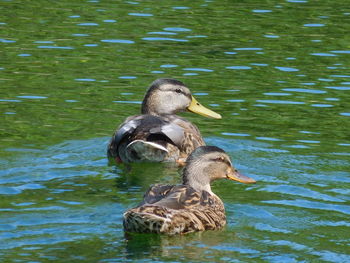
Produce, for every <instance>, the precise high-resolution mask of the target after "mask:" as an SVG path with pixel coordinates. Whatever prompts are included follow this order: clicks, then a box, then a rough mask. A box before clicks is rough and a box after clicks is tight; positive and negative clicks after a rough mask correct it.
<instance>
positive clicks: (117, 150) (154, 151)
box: [107, 78, 221, 165]
mask: <svg viewBox="0 0 350 263" xmlns="http://www.w3.org/2000/svg"><path fill="white" fill-rule="evenodd" d="M183 111H189V112H193V113H197V114H199V115H202V116H205V117H209V118H214V119H221V115H220V114H218V113H216V112H214V111H212V110H210V109H208V108H206V107H204V106H203V105H201V104H200V103H199V102H198V101H197V100H196V99H195V98H194V97H193V96H192V94H191V91H190V90H189V88H188V87H187V86H186V85H185V84H184V83H182V82H181V81H179V80H175V79H167V78H163V79H157V80H155V81H154V82H153V83H152V84H151V85H150V87H149V88H148V90H147V92H146V94H145V96H144V99H143V101H142V106H141V115H135V116H130V117H128V118H127V119H126V120H125V121H124V122H123V123H122V124H121V125H120V126H119V127H118V129H117V130H116V132H115V133H114V134H113V136H112V138H111V140H110V142H109V144H108V149H107V156H108V159H109V160H112V162H113V160H114V161H115V162H116V163H132V162H145V161H146V162H176V163H178V164H180V165H181V164H184V161H185V160H186V158H187V156H188V155H189V154H190V153H191V152H192V151H193V150H194V149H195V148H197V147H199V146H203V145H205V142H204V140H203V138H202V136H201V133H200V131H199V129H198V128H197V126H196V125H194V124H193V123H191V122H190V121H188V120H186V119H184V118H182V117H180V116H178V115H176V114H177V113H179V112H183Z"/></svg>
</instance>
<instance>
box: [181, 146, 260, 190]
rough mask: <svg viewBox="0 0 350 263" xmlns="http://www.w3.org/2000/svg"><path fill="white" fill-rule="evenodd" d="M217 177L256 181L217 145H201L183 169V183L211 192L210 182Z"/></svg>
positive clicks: (239, 180)
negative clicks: (244, 173) (233, 162)
mask: <svg viewBox="0 0 350 263" xmlns="http://www.w3.org/2000/svg"><path fill="white" fill-rule="evenodd" d="M217 179H229V180H234V181H238V182H241V183H247V184H250V183H255V182H256V181H255V180H254V179H252V178H250V177H248V176H244V175H242V174H241V173H239V172H238V171H237V169H236V168H235V167H234V166H233V165H232V162H231V160H230V157H229V156H228V155H227V154H226V153H225V151H224V150H222V149H220V148H218V147H216V146H200V147H198V148H197V149H195V150H194V151H193V152H192V153H191V154H190V155H189V156H188V158H187V160H186V165H185V168H184V171H183V176H182V180H183V184H186V185H189V186H191V187H192V188H194V189H196V190H198V191H201V190H206V191H207V192H209V193H212V192H211V188H210V183H211V182H213V181H214V180H217Z"/></svg>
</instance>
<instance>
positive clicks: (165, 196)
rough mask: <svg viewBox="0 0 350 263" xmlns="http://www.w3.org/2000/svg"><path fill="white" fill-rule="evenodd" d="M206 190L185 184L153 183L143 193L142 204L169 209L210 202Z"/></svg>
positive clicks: (210, 199) (209, 196)
mask: <svg viewBox="0 0 350 263" xmlns="http://www.w3.org/2000/svg"><path fill="white" fill-rule="evenodd" d="M212 199H213V198H212V196H211V195H210V194H209V193H208V192H207V191H202V192H198V191H196V190H194V189H193V188H192V187H190V186H187V185H175V186H174V185H154V186H152V187H151V188H150V189H149V190H148V191H147V192H146V194H145V196H144V200H143V202H142V203H141V204H140V206H143V205H153V206H161V207H166V208H170V209H175V210H179V209H185V208H186V209H189V208H193V207H196V206H199V205H201V206H206V205H208V204H212V203H213V200H212Z"/></svg>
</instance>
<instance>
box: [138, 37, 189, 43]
mask: <svg viewBox="0 0 350 263" xmlns="http://www.w3.org/2000/svg"><path fill="white" fill-rule="evenodd" d="M142 39H143V40H146V41H174V42H187V41H188V40H187V39H179V38H168V37H144V38H142Z"/></svg>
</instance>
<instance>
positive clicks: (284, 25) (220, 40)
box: [0, 0, 350, 262]
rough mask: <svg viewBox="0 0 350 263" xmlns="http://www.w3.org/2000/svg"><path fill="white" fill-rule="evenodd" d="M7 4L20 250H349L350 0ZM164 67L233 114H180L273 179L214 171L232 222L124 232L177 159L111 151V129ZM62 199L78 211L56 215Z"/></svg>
mask: <svg viewBox="0 0 350 263" xmlns="http://www.w3.org/2000/svg"><path fill="white" fill-rule="evenodd" d="M0 5H1V7H2V9H0V14H1V16H0V17H1V18H0V28H1V36H0V56H1V60H0V85H1V91H0V116H1V117H0V118H1V119H0V122H1V125H0V142H1V147H0V156H1V157H2V158H1V159H2V160H1V161H0V165H1V166H2V167H4V173H2V174H1V180H2V182H1V187H2V188H1V191H2V192H1V193H2V194H3V196H5V198H1V201H0V202H1V208H2V209H5V210H4V211H2V212H6V213H8V214H6V215H8V216H7V217H6V216H5V217H4V218H3V220H4V221H3V224H2V228H4V229H5V230H6V229H7V230H9V231H7V230H6V231H5V232H6V234H5V237H6V238H7V239H6V240H9V244H17V245H14V247H13V248H9V250H8V251H7V252H6V253H7V255H8V256H7V259H9V260H11V259H14V258H17V257H19V258H21V260H22V261H28V260H34V259H35V260H38V257H37V255H39V254H41V255H43V254H44V256H42V258H41V259H40V260H42V261H43V262H44V261H45V260H46V261H48V260H53V261H57V260H58V259H60V258H63V257H64V258H66V259H70V260H84V259H89V260H92V261H94V260H95V261H97V260H101V262H103V261H102V260H103V259H104V260H105V261H106V262H113V261H118V260H130V261H132V260H141V259H143V260H144V261H147V260H148V261H162V260H164V261H196V260H197V261H203V260H204V261H219V260H222V261H225V260H226V261H229V260H231V261H235V260H237V261H243V262H244V261H247V260H254V261H256V262H259V261H261V262H266V261H269V262H286V261H289V262H292V261H303V260H309V261H312V260H324V261H335V262H341V261H343V262H346V261H348V259H349V258H348V257H347V253H348V252H347V250H346V246H347V244H348V242H349V237H348V235H347V234H346V233H347V232H348V231H346V230H347V228H348V227H349V222H348V219H347V217H348V210H347V209H348V208H347V204H346V203H345V204H344V202H340V201H339V200H342V201H345V202H348V201H349V198H348V194H349V191H348V190H347V189H348V186H349V185H348V184H349V179H348V178H349V174H348V171H349V161H348V158H349V143H350V142H349V139H350V138H349V132H348V130H349V127H350V123H349V120H350V119H349V113H350V109H349V99H350V97H349V90H348V86H349V77H350V75H349V71H348V69H349V66H350V65H349V53H348V51H349V49H350V46H349V41H350V36H349V34H348V32H349V23H348V22H349V18H350V15H349V13H348V12H347V10H348V2H347V1H345V0H343V1H329V0H327V1H322V2H317V3H315V2H314V1H282V2H281V1H264V2H261V1H241V2H239V3H237V2H236V1H228V0H226V1H220V2H219V1H191V2H188V1H186V2H174V1H161V2H160V1H157V2H156V3H155V2H154V1H142V2H141V1H140V2H137V1H134V2H133V1H111V2H104V1H86V2H81V1H69V2H68V1H59V2H57V1H56V2H50V3H48V2H46V1H34V2H33V1H27V2H20V1H1V2H0ZM142 14H143V15H142ZM151 15H152V16H151ZM107 21H109V22H107ZM320 24H322V25H324V26H315V25H320ZM159 77H172V78H177V79H179V80H181V81H183V82H185V83H186V84H187V85H188V86H189V87H190V88H191V90H192V91H193V93H198V94H199V95H198V96H197V98H198V100H199V101H200V102H201V103H202V104H204V105H207V106H209V107H212V108H213V109H214V110H215V111H217V112H219V113H220V114H221V115H222V116H223V119H222V120H221V121H217V120H210V119H204V118H202V117H200V116H195V115H193V114H190V113H184V114H182V116H184V117H186V118H188V119H189V120H191V121H193V122H195V123H196V124H197V125H198V127H199V128H200V130H201V131H202V134H203V135H204V136H205V137H206V138H207V141H208V143H210V144H215V145H218V146H220V147H223V148H225V150H227V151H229V152H230V154H231V155H232V156H233V158H234V160H235V163H237V164H238V165H239V168H241V170H243V171H244V172H245V173H248V174H249V175H251V176H252V177H254V178H256V179H258V180H259V181H260V184H259V185H257V186H256V188H254V187H253V188H246V187H243V186H241V185H235V184H234V185H233V184H227V183H223V182H219V183H218V184H215V185H214V189H215V191H216V192H217V193H218V194H219V195H220V196H221V197H222V198H223V200H224V201H225V204H226V207H227V213H228V222H229V225H228V227H227V228H226V229H225V230H223V231H219V232H214V233H213V232H209V233H202V234H198V235H197V234H195V235H190V236H189V237H176V238H174V239H169V238H167V237H153V236H152V237H144V236H141V237H135V238H134V239H125V238H124V235H123V233H122V228H121V213H122V212H123V211H124V210H125V209H126V208H128V207H131V206H133V205H135V204H137V202H139V201H140V200H141V197H142V193H143V192H144V190H145V189H146V188H147V187H148V185H149V184H152V183H157V182H164V183H175V182H177V179H178V175H177V174H178V171H177V169H176V168H173V167H166V166H165V167H164V166H156V167H153V166H150V167H148V166H147V165H145V166H142V165H141V166H138V165H136V166H134V167H133V169H131V170H128V168H126V167H122V168H112V167H108V166H107V162H106V160H105V152H104V151H105V147H106V142H107V140H108V139H107V138H108V137H109V136H110V135H111V134H112V133H113V131H114V129H115V128H116V127H117V125H118V124H119V123H120V122H121V121H122V120H124V118H125V117H127V116H129V115H133V114H136V113H138V112H139V110H140V105H139V104H137V103H138V102H140V101H141V100H142V98H143V94H144V92H145V89H146V87H147V86H148V85H149V84H150V83H151V82H152V81H153V80H154V79H156V78H159ZM334 87H335V88H334ZM339 87H340V88H339ZM128 102H130V103H128ZM135 102H136V103H135ZM330 106H332V107H330ZM96 138H98V139H96ZM101 138H102V139H101ZM90 139H91V140H90ZM242 139H244V140H242ZM67 140H68V141H67ZM69 140H73V141H69ZM62 143H63V144H62ZM50 147H53V148H50ZM62 154H63V155H62ZM59 160H61V161H59ZM143 171H146V172H145V173H146V174H143V175H144V176H140V174H142V172H143ZM159 174H163V175H162V176H158V175H159ZM279 187H280V190H278V189H279ZM293 187H295V188H293ZM233 190H234V191H233ZM310 191H311V192H310ZM233 192H234V195H232V193H233ZM308 194H309V195H311V197H310V198H307V197H306V196H307V195H308ZM303 198H306V200H307V201H308V202H305V200H304V199H303ZM264 201H279V202H281V203H278V202H277V203H276V202H275V203H271V202H270V203H266V202H265V203H264ZM291 201H296V203H297V205H296V206H291V205H292V202H291ZM320 206H321V207H323V208H324V210H322V209H319V207H320ZM305 207H309V208H307V209H306V208H305ZM310 207H311V208H310ZM6 209H8V210H6ZM26 209H27V210H26ZM30 209H34V210H30ZM40 209H44V210H43V211H44V212H40V211H42V210H40ZM45 209H46V210H45ZM50 209H51V210H50ZM113 209H115V211H116V212H115V213H111V212H110V211H111V210H113ZM327 209H329V210H327ZM12 210H13V211H12ZM56 210H57V211H58V212H57V211H56ZM33 211H34V212H33ZM50 211H51V212H50ZM52 211H54V212H52ZM53 213H55V214H56V213H57V214H58V215H60V216H62V217H64V215H67V216H68V217H70V216H71V221H69V220H68V222H66V223H62V225H61V223H59V222H57V221H55V220H53V219H52V220H46V219H47V218H46V217H48V218H55V216H53ZM14 214H15V215H16V216H15V217H14ZM11 217H13V218H15V219H16V221H11V220H9V221H8V218H11ZM32 217H33V218H34V220H33V221H34V222H35V221H37V222H36V223H37V224H38V225H37V226H36V225H35V224H34V226H33V227H32V228H29V230H28V228H27V227H26V226H25V225H21V224H22V223H23V224H25V223H26V222H28V221H26V220H27V219H28V218H29V219H31V218H32ZM105 218H108V220H107V219H105ZM289 218H290V219H289ZM29 219H28V220H29ZM104 220H106V221H107V223H106V222H105V221H104ZM16 222H19V223H18V226H17V223H16ZM30 222H31V221H30ZM79 222H83V223H79ZM312 222H315V223H312ZM75 224H82V226H81V227H76V228H75V227H74V226H75ZM296 225H297V226H305V229H301V228H298V227H296ZM51 226H52V228H51ZM98 226H101V227H98ZM61 227H62V228H63V229H62V232H60V231H59V230H60V228H61ZM2 228H1V229H2ZM12 228H13V229H12ZM11 229H12V230H11ZM40 229H44V230H40ZM45 229H46V230H45ZM23 231H24V232H23ZM26 231H29V232H26ZM30 231H32V232H30ZM35 231H39V232H35ZM40 231H42V232H40ZM45 231H46V232H45ZM286 231H287V232H286ZM294 231H295V232H294ZM54 232H56V233H57V234H56V235H55V234H53V233H54ZM74 232H78V233H76V234H74ZM12 235H13V236H12ZM28 236H29V238H28ZM28 239H29V241H28ZM135 240H136V241H135ZM16 241H17V242H16ZM22 241H23V242H24V243H25V244H26V245H25V246H23V247H24V248H23V247H20V246H19V247H17V246H18V244H20V242H22ZM141 241H142V242H143V243H147V245H143V243H142V242H141ZM43 243H47V244H46V245H45V244H43ZM28 244H32V245H28ZM36 247H37V248H36ZM63 249H64V250H65V251H67V252H65V254H61V253H62V251H63ZM245 249H246V250H245ZM143 250H144V251H143ZM57 251H58V252H57ZM257 251H258V252H259V253H257ZM271 251H272V252H271ZM180 252H181V253H182V257H181V258H179V257H178V253H180ZM26 254H27V255H26ZM199 254H201V255H204V256H203V258H201V259H198V255H199ZM2 255H4V254H2ZM101 255H102V256H101ZM45 256H47V257H45ZM50 257H51V258H50ZM80 257H81V258H80Z"/></svg>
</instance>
